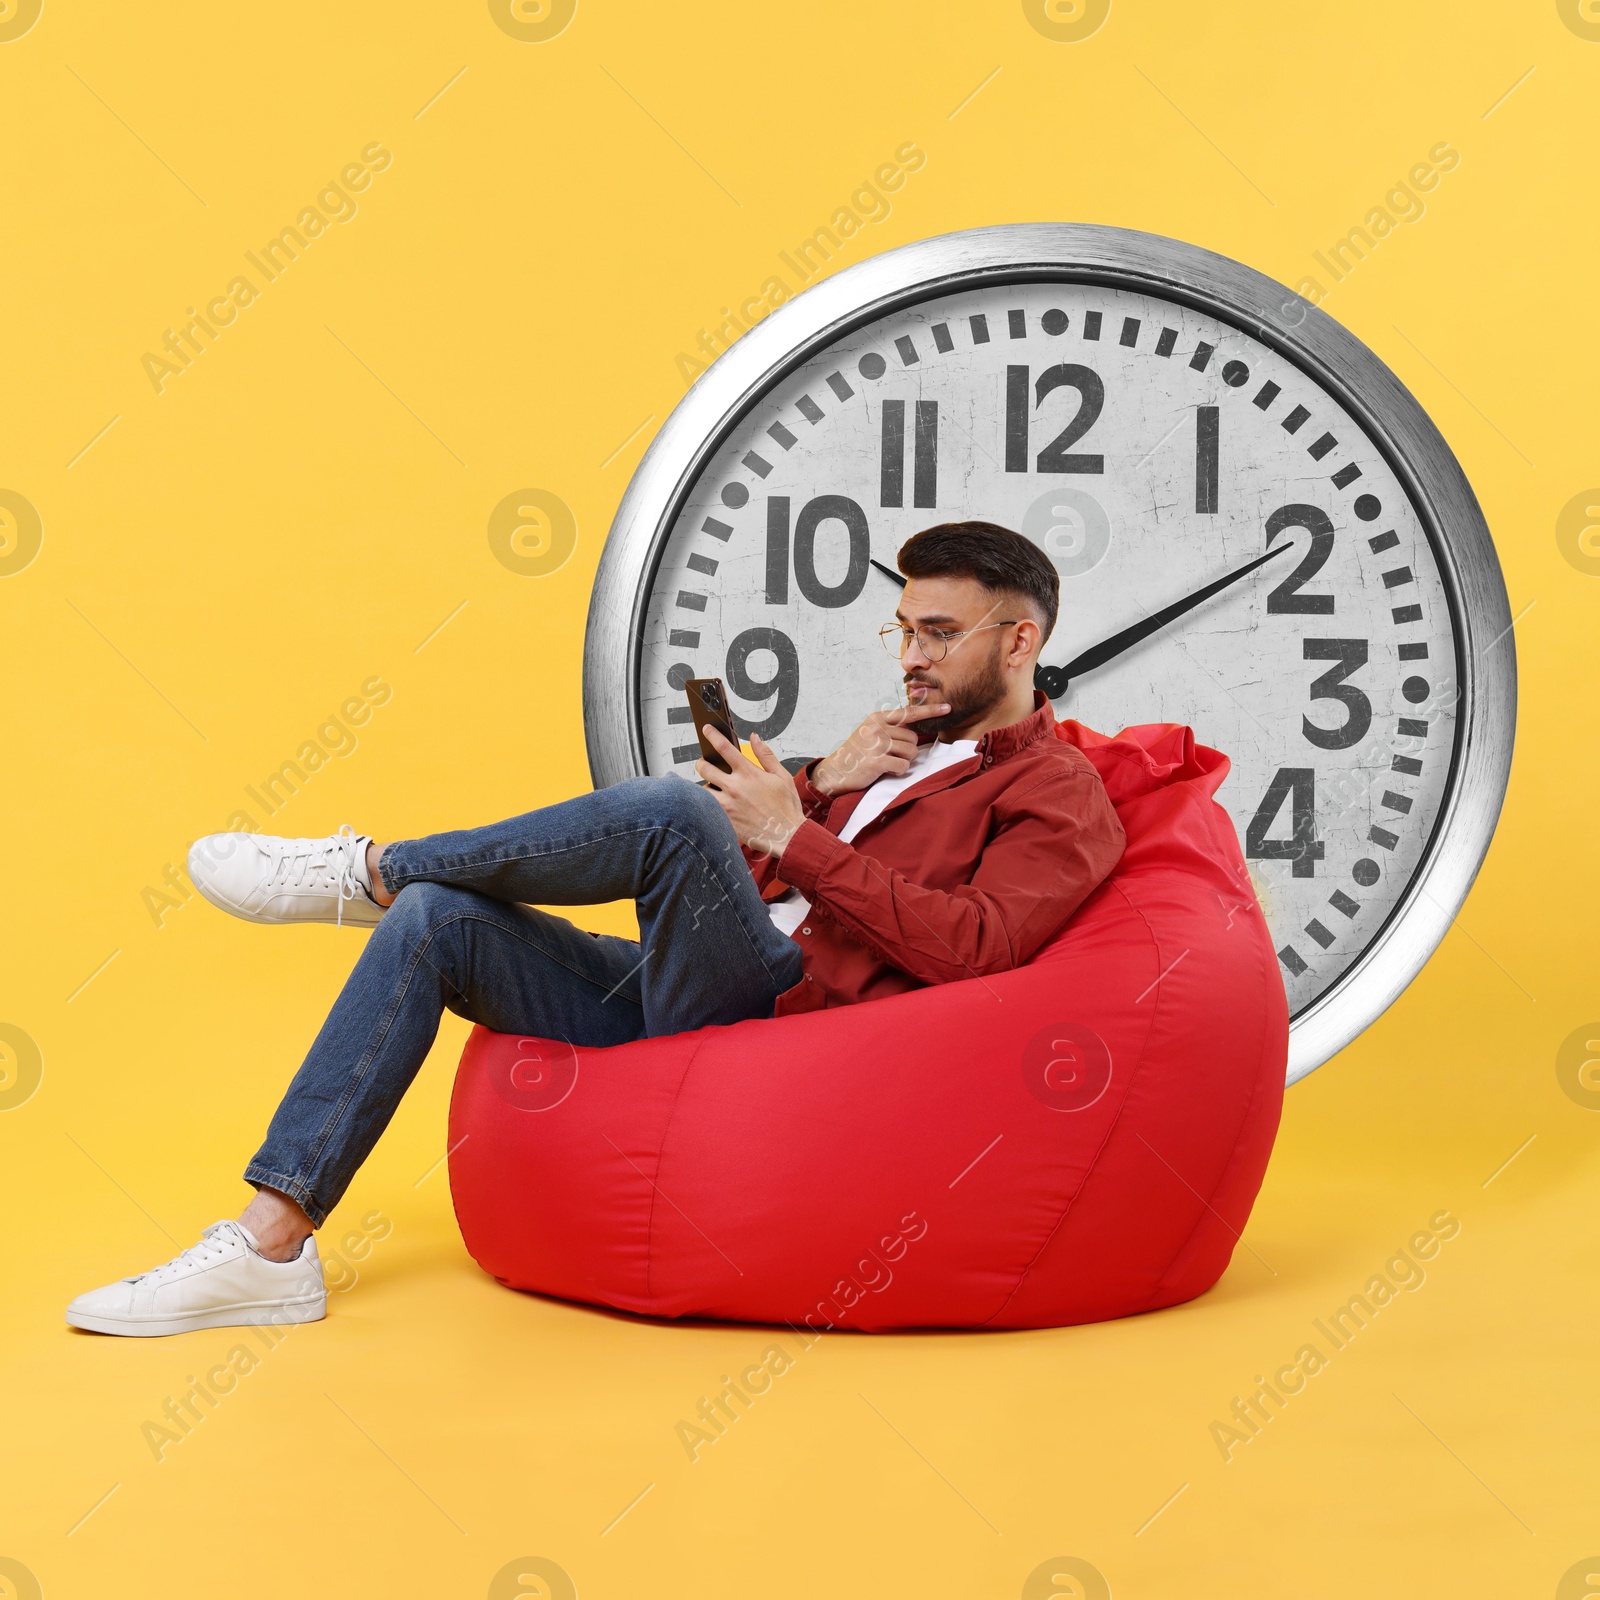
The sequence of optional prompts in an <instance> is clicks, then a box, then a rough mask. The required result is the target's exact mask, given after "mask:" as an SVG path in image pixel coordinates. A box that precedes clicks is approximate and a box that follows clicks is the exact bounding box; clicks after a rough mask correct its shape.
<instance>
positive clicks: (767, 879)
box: [739, 756, 833, 891]
mask: <svg viewBox="0 0 1600 1600" xmlns="http://www.w3.org/2000/svg"><path fill="white" fill-rule="evenodd" d="M822 759H823V758H822V757H821V756H818V757H816V759H815V760H812V761H808V762H807V763H806V764H805V765H804V766H803V767H801V768H800V769H799V771H798V772H796V773H795V775H794V789H795V793H796V794H797V795H799V796H800V809H801V810H802V811H804V812H805V814H806V817H807V819H808V820H810V821H812V822H816V823H821V822H823V821H824V820H825V819H826V817H827V815H828V807H829V806H831V805H832V804H833V797H832V796H831V795H826V794H824V793H823V792H822V791H821V790H820V789H819V788H817V786H816V785H815V784H814V783H812V781H811V773H812V769H813V768H814V767H816V765H817V763H818V762H820V761H821V760H822ZM739 848H740V850H741V851H742V852H743V853H744V859H745V864H746V865H747V866H748V867H749V868H750V875H751V876H752V877H753V878H754V879H755V880H756V887H757V888H758V889H761V890H763V891H764V890H765V889H766V887H767V885H768V884H770V883H771V882H772V881H773V879H774V878H776V877H778V876H779V873H778V862H777V858H776V857H775V856H769V855H768V854H767V853H766V852H765V851H764V850H752V849H751V848H750V847H749V846H748V845H740V846H739ZM784 881H785V882H786V883H787V882H788V880H787V879H784Z"/></svg>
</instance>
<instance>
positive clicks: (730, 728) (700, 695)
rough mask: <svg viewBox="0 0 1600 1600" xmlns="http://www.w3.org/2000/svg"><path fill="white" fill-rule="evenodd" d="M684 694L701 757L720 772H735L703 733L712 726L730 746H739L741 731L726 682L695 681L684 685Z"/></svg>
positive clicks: (695, 679)
mask: <svg viewBox="0 0 1600 1600" xmlns="http://www.w3.org/2000/svg"><path fill="white" fill-rule="evenodd" d="M683 692H684V693H685V694H686V695H688V697H689V715H690V717H691V718H692V719H693V722H694V736H695V738H696V739H698V740H699V741H700V754H701V755H702V756H704V757H705V759H706V760H707V761H709V762H710V763H711V765H712V766H714V767H715V768H716V769H717V771H718V772H732V771H733V768H732V767H730V766H729V765H728V763H727V761H726V760H725V759H724V758H723V756H722V754H721V752H720V751H718V750H717V749H716V747H715V746H714V745H712V744H711V742H710V741H709V740H708V739H707V738H706V736H705V734H704V733H702V732H701V731H700V730H701V729H702V728H703V727H704V726H705V724H706V723H708V722H709V723H710V724H711V726H712V727H714V728H715V729H716V730H717V732H718V733H720V734H721V735H722V737H723V738H724V739H726V740H727V741H728V743H729V744H731V745H737V744H738V743H739V731H738V729H737V728H735V727H734V725H733V716H732V714H731V713H730V712H729V710H728V696H727V692H726V691H725V690H724V689H723V687H722V679H721V678H691V679H690V680H689V681H688V682H687V683H686V684H684V686H683Z"/></svg>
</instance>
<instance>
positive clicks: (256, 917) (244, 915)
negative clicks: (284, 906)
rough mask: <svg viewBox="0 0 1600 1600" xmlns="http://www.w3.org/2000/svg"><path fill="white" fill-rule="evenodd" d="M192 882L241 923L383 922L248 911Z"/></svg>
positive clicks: (203, 895)
mask: <svg viewBox="0 0 1600 1600" xmlns="http://www.w3.org/2000/svg"><path fill="white" fill-rule="evenodd" d="M191 881H192V882H193V883H194V886H195V888H196V889H198V890H199V891H200V898H201V899H202V900H205V901H206V902H207V903H208V904H210V905H214V906H215V907H216V908H217V910H218V911H226V912H227V913H228V915H229V916H230V917H238V918H239V920H240V921H241V922H255V923H260V924H261V925H263V926H265V927H273V928H286V927H289V926H290V925H291V924H293V923H296V922H320V923H325V924H326V925H327V926H328V927H330V928H331V927H335V926H343V927H346V928H375V927H377V925H378V924H379V922H381V921H382V920H383V919H382V916H381V915H379V916H376V917H373V918H372V919H371V920H370V921H368V920H367V919H366V918H365V917H361V916H357V915H355V914H354V913H350V912H347V913H346V914H345V917H344V921H343V923H342V924H340V922H339V918H338V916H337V915H335V916H331V917H330V916H295V917H285V916H282V915H279V914H277V913H272V912H263V911H246V910H245V909H244V907H243V906H236V905H235V904H234V903H233V902H232V901H231V900H224V899H223V898H222V897H221V895H219V894H218V893H217V892H216V891H215V890H214V889H212V888H211V887H210V886H209V885H208V884H206V883H203V882H201V880H200V879H198V878H193V879H191ZM363 909H364V908H363ZM374 909H375V910H377V911H379V912H380V913H381V912H383V911H387V910H388V909H389V908H388V907H387V906H381V907H374Z"/></svg>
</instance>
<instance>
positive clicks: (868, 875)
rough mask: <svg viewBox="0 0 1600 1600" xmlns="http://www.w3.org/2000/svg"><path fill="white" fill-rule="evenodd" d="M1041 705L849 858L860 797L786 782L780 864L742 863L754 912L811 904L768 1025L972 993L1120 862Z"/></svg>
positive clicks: (1108, 823) (986, 739) (1083, 774)
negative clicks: (787, 896)
mask: <svg viewBox="0 0 1600 1600" xmlns="http://www.w3.org/2000/svg"><path fill="white" fill-rule="evenodd" d="M1055 722H1056V719H1055V713H1054V711H1053V710H1052V709H1051V707H1050V702H1049V701H1048V700H1047V699H1046V698H1045V696H1044V695H1043V694H1041V693H1038V692H1037V691H1035V694H1034V710H1033V713H1032V715H1031V716H1027V717H1024V718H1023V719H1022V721H1021V722H1013V723H1012V724H1011V725H1010V726H1009V727H1006V728H994V729H991V730H990V732H988V733H986V734H985V735H984V736H983V737H982V738H981V739H980V740H979V741H978V748H977V750H976V751H975V752H974V753H973V755H972V757H971V759H970V760H967V761H960V762H957V763H956V764H955V765H954V766H950V767H945V768H944V769H942V770H941V771H939V772H936V773H933V774H932V775H931V776H930V777H928V778H927V779H925V780H924V781H923V782H922V783H919V784H916V785H914V786H913V787H912V788H910V789H908V790H906V792H905V793H904V794H902V795H900V796H898V797H897V798H896V799H895V800H893V801H892V802H891V803H890V804H889V806H888V807H887V808H886V809H885V810H884V812H883V814H882V815H881V816H879V817H876V818H874V819H873V821H871V822H869V823H868V824H867V826H866V827H865V828H863V829H862V830H861V832H860V834H858V835H857V837H856V839H855V840H854V841H853V842H852V843H850V844H845V843H843V842H842V841H841V840H840V838H839V833H840V830H841V829H842V828H843V827H844V825H845V823H846V821H848V820H849V817H850V813H851V812H852V811H854V810H855V808H856V806H857V805H858V804H859V802H860V800H861V797H862V795H864V794H865V793H866V790H865V789H855V790H851V791H850V792H849V793H848V794H841V795H839V796H837V797H836V798H834V799H831V800H830V799H829V798H828V796H826V795H824V794H822V793H821V792H820V791H819V790H818V789H816V788H815V787H813V785H812V783H811V778H810V774H811V766H814V765H815V763H812V764H811V766H807V767H805V768H802V769H801V771H800V772H798V773H796V774H795V786H796V788H797V789H798V791H799V794H800V802H801V804H802V806H803V807H804V808H805V814H806V820H805V821H804V822H802V823H801V824H800V826H799V828H798V829H797V830H796V831H795V834H794V837H793V838H792V839H790V841H789V844H788V847H787V848H786V849H785V850H784V852H783V854H782V856H780V857H776V858H774V857H772V856H767V855H762V854H759V853H758V852H755V851H751V850H746V851H745V853H744V854H745V859H746V861H748V862H749V864H750V870H751V872H752V873H753V874H754V876H755V880H756V885H757V887H758V888H759V889H760V890H761V898H762V899H763V900H775V899H777V898H778V896H779V895H781V894H783V893H785V892H786V890H787V889H788V888H790V887H791V886H792V887H793V888H796V889H798V890H799V891H800V893H801V894H803V895H805V896H806V897H807V899H809V900H810V901H811V910H810V911H809V912H808V913H807V914H806V918H805V921H804V923H803V924H802V925H801V927H800V928H799V929H797V930H796V932H795V934H794V938H795V941H796V943H798V944H799V946H800V948H801V950H802V952H803V954H804V959H805V967H804V976H803V977H802V978H801V979H800V981H799V982H798V983H797V984H796V985H795V986H794V987H793V988H792V989H790V990H788V991H786V992H785V993H784V994H781V995H779V996H778V1003H777V1007H776V1013H775V1014H776V1015H778V1016H784V1015H786V1014H788V1013H790V1012H794V1011H818V1010H821V1009H822V1008H824V1007H826V1006H845V1005H853V1004H855V1003H856V1002H857V1001H859V1000H876V999H880V998H881V997H882V996H884V995H891V994H900V993H902V992H903V991H904V990H907V989H919V988H922V987H923V986H924V985H926V984H931V983H948V982H950V981H951V980H953V979H956V978H981V977H984V976H987V975H988V974H990V973H995V972H1005V971H1007V970H1008V969H1009V968H1011V967H1019V966H1022V965H1023V964H1024V963H1025V962H1027V961H1028V960H1030V959H1031V958H1032V957H1033V955H1034V954H1035V953H1036V952H1037V951H1038V950H1040V949H1041V948H1042V947H1043V946H1044V945H1045V944H1046V943H1047V942H1048V941H1049V940H1050V939H1051V938H1052V937H1053V936H1054V935H1055V934H1056V933H1058V932H1059V931H1060V930H1061V928H1062V926H1063V925H1064V924H1065V923H1066V921H1067V919H1068V918H1069V917H1070V916H1071V915H1072V913H1073V912H1074V911H1076V910H1077V909H1078V907H1079V906H1080V905H1081V904H1082V903H1083V902H1084V900H1086V899H1087V898H1088V896H1089V894H1090V893H1091V892H1092V891H1093V890H1094V889H1095V888H1096V886H1097V885H1098V884H1099V883H1100V882H1101V881H1102V880H1103V879H1104V878H1105V877H1106V876H1107V874H1108V873H1109V872H1110V871H1111V869H1112V868H1113V867H1114V866H1115V865H1116V864H1117V860H1118V858H1119V857H1120V856H1121V855H1122V846H1123V843H1124V836H1123V832H1122V824H1121V823H1120V822H1119V821H1118V820H1117V814H1116V811H1115V810H1114V809H1113V808H1112V805H1111V801H1110V800H1109V799H1108V798H1107V795H1106V791H1105V788H1104V787H1103V785H1102V784H1101V782H1100V777H1099V774H1098V773H1096V771H1095V770H1094V768H1093V766H1091V765H1090V763H1089V760H1088V758H1087V757H1086V756H1085V755H1084V754H1083V753H1082V751H1080V750H1079V749H1078V748H1077V747H1076V746H1075V745H1072V744H1068V743H1067V742H1066V741H1065V740H1063V739H1059V738H1057V737H1056V733H1055Z"/></svg>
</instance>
